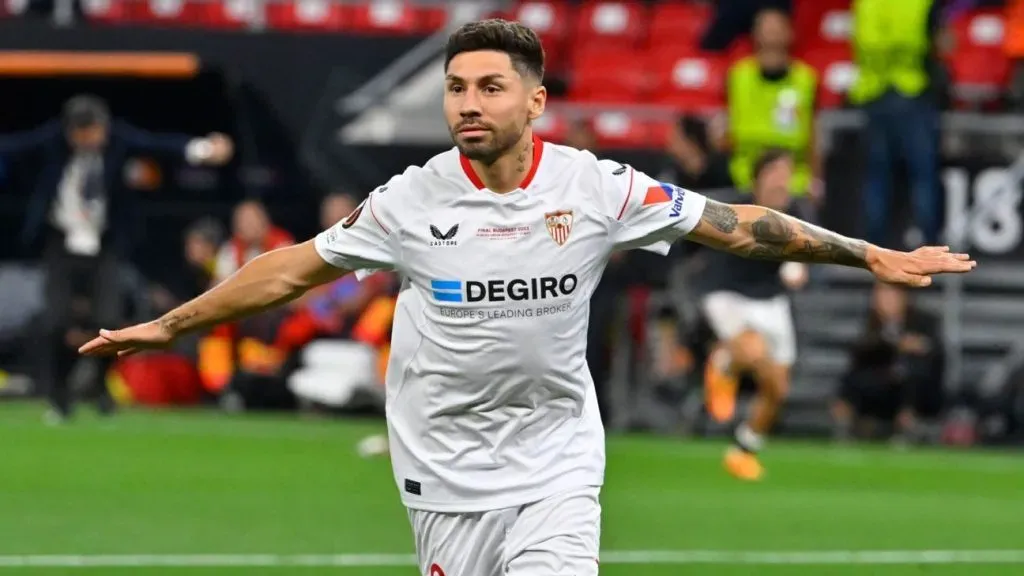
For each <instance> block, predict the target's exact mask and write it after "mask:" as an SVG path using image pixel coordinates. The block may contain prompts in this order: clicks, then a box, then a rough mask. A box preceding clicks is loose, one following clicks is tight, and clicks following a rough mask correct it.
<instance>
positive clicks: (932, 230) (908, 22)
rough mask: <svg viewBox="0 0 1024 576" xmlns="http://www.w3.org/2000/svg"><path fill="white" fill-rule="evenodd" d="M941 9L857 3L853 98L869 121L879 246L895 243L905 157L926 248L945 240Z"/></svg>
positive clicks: (869, 179) (873, 227)
mask: <svg viewBox="0 0 1024 576" xmlns="http://www.w3.org/2000/svg"><path fill="white" fill-rule="evenodd" d="M939 4H940V3H939V2H935V1H934V0H900V1H899V2H890V1H889V0H854V2H853V18H854V25H853V51H854V60H855V63H856V64H857V67H858V75H857V80H856V82H855V83H854V85H853V86H852V87H851V89H850V92H849V98H850V102H851V103H853V104H855V105H857V106H860V107H861V108H862V109H863V110H864V112H865V113H866V116H867V130H866V132H865V136H866V140H867V145H868V162H867V167H866V173H865V179H866V181H865V185H864V203H865V213H866V218H867V239H868V240H869V241H870V242H873V243H875V244H878V245H883V246H884V245H886V244H888V243H890V242H888V241H889V240H890V238H889V232H890V223H889V212H890V204H891V198H892V177H893V168H894V165H895V164H896V161H897V160H898V159H899V158H900V157H902V159H903V160H904V161H905V162H906V166H907V176H908V178H909V183H910V202H911V206H912V208H913V212H914V218H915V220H916V224H917V228H918V230H919V231H920V232H921V234H922V236H923V237H922V238H921V241H922V242H923V243H926V244H927V243H937V242H938V240H939V234H940V231H941V228H942V212H941V207H942V203H941V197H940V194H939V181H938V169H939V157H938V138H939V104H938V97H937V96H938V95H937V94H936V92H937V90H936V89H935V88H936V87H935V82H933V78H932V74H931V69H932V64H933V62H934V60H933V57H934V54H933V52H934V49H935V46H936V42H935V39H936V36H937V33H938V28H939Z"/></svg>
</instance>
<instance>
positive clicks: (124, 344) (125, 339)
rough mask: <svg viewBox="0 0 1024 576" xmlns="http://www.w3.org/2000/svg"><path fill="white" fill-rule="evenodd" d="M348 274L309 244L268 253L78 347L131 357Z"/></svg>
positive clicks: (85, 351)
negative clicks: (153, 315)
mask: <svg viewBox="0 0 1024 576" xmlns="http://www.w3.org/2000/svg"><path fill="white" fill-rule="evenodd" d="M347 273H348V270H345V269H342V268H338V267H335V266H332V265H330V264H328V263H327V262H326V261H325V260H324V259H323V258H322V257H321V256H320V255H319V254H318V253H317V250H316V248H315V247H314V245H313V240H310V241H308V242H304V243H302V244H298V245H295V246H288V247H287V248H281V249H278V250H273V251H271V252H267V253H266V254H263V255H261V256H259V257H257V258H255V259H253V260H252V261H251V262H249V263H248V264H246V265H245V266H242V268H241V269H239V270H238V271H237V272H235V273H234V274H233V275H231V276H229V277H228V278H227V279H226V280H224V281H223V282H221V283H220V284H218V285H217V286H215V287H213V288H212V289H210V290H209V291H207V292H206V293H204V294H202V295H200V296H199V297H197V298H195V299H193V300H190V301H188V302H186V303H184V304H182V305H181V306H179V307H177V308H175V309H174V310H171V311H170V312H168V313H167V314H165V315H164V316H163V317H161V318H158V319H157V320H153V321H152V322H147V323H144V324H138V325H136V326H130V327H128V328H124V329H123V330H100V335H99V336H97V337H96V338H94V339H93V340H92V341H90V342H88V343H87V344H85V345H84V346H82V347H81V348H80V349H79V352H81V353H82V354H86V355H90V356H98V355H109V354H115V353H116V354H120V355H124V354H131V353H133V352H136V351H139V350H144V349H149V348H161V347H164V346H166V345H167V344H169V343H171V342H173V341H174V339H175V338H177V337H178V336H180V335H182V334H185V333H187V332H191V331H194V330H201V329H203V328H207V327H210V326H214V325H216V324H220V323H222V322H230V321H232V320H237V319H239V318H243V317H245V316H250V315H253V314H257V313H259V312H262V311H263V310H266V309H268V308H272V307H274V306H278V305H280V304H284V303H286V302H289V301H291V300H294V299H296V298H298V297H299V296H301V295H302V294H303V293H305V292H306V291H307V290H309V289H310V288H313V287H314V286H317V285H320V284H325V283H327V282H331V281H332V280H335V279H337V278H340V277H341V276H344V275H345V274H347Z"/></svg>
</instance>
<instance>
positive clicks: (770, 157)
mask: <svg viewBox="0 0 1024 576" xmlns="http://www.w3.org/2000/svg"><path fill="white" fill-rule="evenodd" d="M784 158H788V159H790V160H792V159H793V154H792V153H791V152H790V151H789V150H786V149H784V148H769V149H768V150H765V151H764V152H762V153H761V155H760V156H758V157H757V161H755V162H754V180H757V179H758V178H760V177H761V174H762V173H763V172H764V171H765V170H767V169H768V167H769V166H771V165H772V164H774V163H776V162H778V161H779V160H782V159H784Z"/></svg>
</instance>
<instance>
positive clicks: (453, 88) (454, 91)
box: [448, 84, 463, 94]
mask: <svg viewBox="0 0 1024 576" xmlns="http://www.w3.org/2000/svg"><path fill="white" fill-rule="evenodd" d="M462 90H463V89H462V86H460V85H458V84H452V85H451V86H449V87H448V91H449V92H451V93H452V94H459V93H461V92H462Z"/></svg>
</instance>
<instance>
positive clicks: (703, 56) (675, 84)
mask: <svg viewBox="0 0 1024 576" xmlns="http://www.w3.org/2000/svg"><path fill="white" fill-rule="evenodd" d="M648 63H649V67H650V70H651V71H652V72H653V82H654V90H653V97H652V100H653V101H654V102H656V103H660V104H666V105H670V106H674V107H676V108H678V109H680V110H681V111H686V112H707V111H712V110H718V109H720V108H722V107H723V106H724V105H725V75H726V72H727V70H728V61H727V59H726V57H724V56H722V55H720V54H714V53H708V52H702V51H700V50H697V49H692V50H682V49H680V50H657V49H653V50H651V51H650V53H649V54H648Z"/></svg>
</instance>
